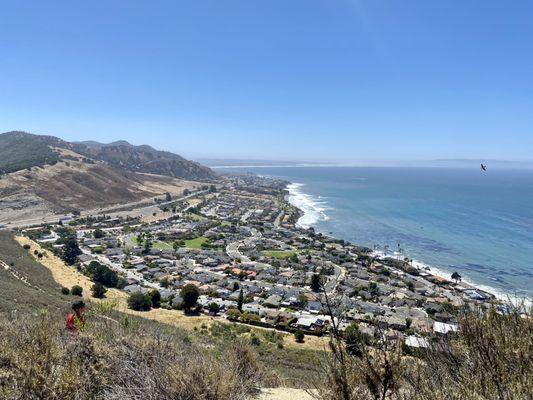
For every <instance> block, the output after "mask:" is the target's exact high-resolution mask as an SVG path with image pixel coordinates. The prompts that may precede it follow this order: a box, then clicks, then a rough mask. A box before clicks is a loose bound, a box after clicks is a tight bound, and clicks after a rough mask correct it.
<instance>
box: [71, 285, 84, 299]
mask: <svg viewBox="0 0 533 400" xmlns="http://www.w3.org/2000/svg"><path fill="white" fill-rule="evenodd" d="M70 293H71V294H72V295H73V296H80V297H81V296H82V295H83V288H82V287H81V286H78V285H74V286H72V288H71V289H70Z"/></svg>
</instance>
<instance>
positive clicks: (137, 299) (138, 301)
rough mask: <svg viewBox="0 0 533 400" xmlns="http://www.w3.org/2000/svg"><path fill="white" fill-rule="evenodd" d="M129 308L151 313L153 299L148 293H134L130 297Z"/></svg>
mask: <svg viewBox="0 0 533 400" xmlns="http://www.w3.org/2000/svg"><path fill="white" fill-rule="evenodd" d="M128 307H129V308H131V309H132V310H135V311H150V309H151V308H152V299H151V298H150V296H149V295H148V294H147V293H142V292H134V293H132V294H130V297H128Z"/></svg>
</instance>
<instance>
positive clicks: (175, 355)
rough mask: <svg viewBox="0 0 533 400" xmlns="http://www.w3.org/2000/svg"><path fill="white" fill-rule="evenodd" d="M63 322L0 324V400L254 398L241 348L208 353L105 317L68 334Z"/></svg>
mask: <svg viewBox="0 0 533 400" xmlns="http://www.w3.org/2000/svg"><path fill="white" fill-rule="evenodd" d="M62 322H63V321H62V320H61V319H57V318H54V317H51V316H49V315H47V314H46V313H42V314H41V315H40V316H38V317H34V318H20V319H18V318H12V319H11V320H5V319H2V320H0V398H2V399H5V400H34V399H35V400H37V399H39V400H59V399H76V400H93V399H94V400H103V399H106V400H119V399H120V400H130V399H131V400H134V399H135V400H136V399H147V400H156V399H161V400H167V399H168V400H175V399H184V400H185V399H188V400H240V399H246V398H250V397H251V396H252V395H253V394H254V393H257V392H258V387H259V383H260V381H261V367H260V366H259V364H258V363H257V360H256V358H255V355H254V353H253V352H252V351H251V350H250V349H249V348H248V347H247V345H246V344H244V343H239V342H237V343H230V344H228V346H227V348H226V349H224V350H223V351H222V352H221V353H214V352H212V351H209V350H208V349H205V348H198V347H197V346H195V345H193V344H191V343H190V342H189V341H188V340H187V337H186V336H184V335H180V334H179V333H176V332H172V333H171V332H166V331H161V330H157V329H156V330H154V327H153V326H150V327H149V329H145V327H143V326H137V325H135V324H132V321H129V322H128V321H116V320H113V319H111V318H109V317H107V316H104V315H99V314H93V315H92V316H91V318H90V319H89V320H88V322H87V324H86V325H85V327H83V328H82V329H81V330H80V332H79V333H78V334H74V335H73V334H71V333H69V332H66V331H65V330H64V328H63V323H62Z"/></svg>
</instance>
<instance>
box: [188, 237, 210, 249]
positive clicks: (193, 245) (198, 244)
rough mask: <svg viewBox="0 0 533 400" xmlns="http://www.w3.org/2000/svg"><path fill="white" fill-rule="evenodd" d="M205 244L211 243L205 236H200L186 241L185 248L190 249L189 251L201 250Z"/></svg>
mask: <svg viewBox="0 0 533 400" xmlns="http://www.w3.org/2000/svg"><path fill="white" fill-rule="evenodd" d="M203 243H209V239H208V238H206V237H205V236H199V237H197V238H195V239H191V240H186V241H185V247H188V248H189V249H201V248H202V244H203Z"/></svg>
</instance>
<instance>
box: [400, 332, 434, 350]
mask: <svg viewBox="0 0 533 400" xmlns="http://www.w3.org/2000/svg"><path fill="white" fill-rule="evenodd" d="M405 344H406V346H408V347H412V348H415V349H420V348H422V349H426V348H428V347H429V342H428V341H427V339H424V338H422V337H420V336H415V335H410V336H407V337H406V338H405Z"/></svg>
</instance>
